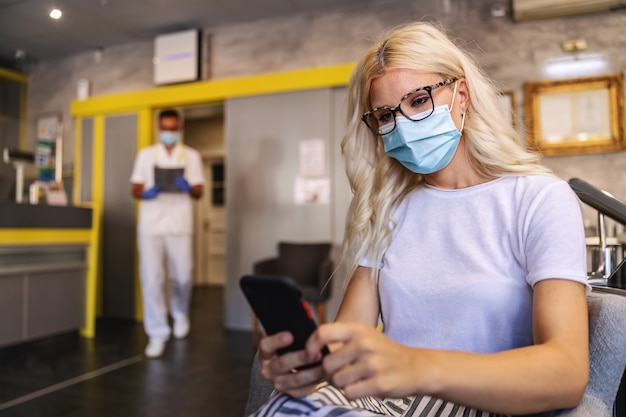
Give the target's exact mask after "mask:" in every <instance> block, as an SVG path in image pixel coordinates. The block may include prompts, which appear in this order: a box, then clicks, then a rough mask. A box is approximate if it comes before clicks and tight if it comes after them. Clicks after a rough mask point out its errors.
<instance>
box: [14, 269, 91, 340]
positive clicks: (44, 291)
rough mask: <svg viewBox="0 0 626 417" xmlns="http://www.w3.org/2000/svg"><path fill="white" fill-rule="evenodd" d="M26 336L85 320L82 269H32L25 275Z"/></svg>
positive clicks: (59, 329)
mask: <svg viewBox="0 0 626 417" xmlns="http://www.w3.org/2000/svg"><path fill="white" fill-rule="evenodd" d="M26 285H27V297H26V298H27V300H28V306H27V309H26V311H27V313H26V337H27V338H34V337H38V336H44V335H49V334H52V333H56V332H62V331H67V330H74V329H77V328H79V327H81V326H83V325H84V324H85V270H84V269H82V268H78V269H74V270H65V271H55V272H44V273H32V274H29V276H28V278H27V284H26Z"/></svg>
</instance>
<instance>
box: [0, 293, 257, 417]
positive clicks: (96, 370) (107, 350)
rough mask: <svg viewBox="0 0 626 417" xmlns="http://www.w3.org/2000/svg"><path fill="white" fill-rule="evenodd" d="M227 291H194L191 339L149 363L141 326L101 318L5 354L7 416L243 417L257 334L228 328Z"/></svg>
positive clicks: (2, 408)
mask: <svg viewBox="0 0 626 417" xmlns="http://www.w3.org/2000/svg"><path fill="white" fill-rule="evenodd" d="M222 322H223V320H222V290H221V288H216V287H198V288H196V289H195V290H194V296H193V301H192V314H191V334H190V335H189V337H188V338H187V339H184V340H171V341H170V342H169V343H168V347H167V350H166V352H165V355H164V356H163V357H162V358H160V359H152V360H150V359H145V358H144V357H143V349H144V347H145V343H146V340H147V339H146V336H145V335H144V332H143V328H142V327H141V325H140V324H138V323H135V322H132V321H126V320H114V319H106V320H104V319H103V320H99V321H98V324H97V336H96V337H95V338H94V339H84V338H81V337H79V335H78V334H77V333H75V332H72V333H69V334H64V335H59V336H54V337H49V338H46V339H42V340H39V341H36V342H31V343H25V344H20V345H15V346H11V347H6V348H3V349H0V416H2V417H18V416H20V417H23V416H28V417H100V416H102V417H104V416H106V417H126V416H129V417H130V416H132V417H165V416H167V417H172V416H180V417H196V416H198V417H200V416H209V417H213V416H215V417H242V416H243V414H244V408H245V402H246V399H247V396H248V378H249V371H250V366H251V363H252V359H253V356H254V351H253V349H252V346H251V336H250V333H249V332H234V331H226V330H224V328H223V325H222Z"/></svg>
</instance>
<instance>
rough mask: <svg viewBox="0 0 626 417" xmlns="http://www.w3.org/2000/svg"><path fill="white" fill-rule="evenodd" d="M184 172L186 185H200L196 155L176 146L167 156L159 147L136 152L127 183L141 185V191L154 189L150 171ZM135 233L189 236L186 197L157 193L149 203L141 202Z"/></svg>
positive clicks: (189, 212) (190, 224)
mask: <svg viewBox="0 0 626 417" xmlns="http://www.w3.org/2000/svg"><path fill="white" fill-rule="evenodd" d="M155 166H156V167H159V168H184V169H185V171H184V172H185V174H184V177H185V179H186V180H187V181H188V182H189V185H191V186H194V185H202V184H204V175H203V169H202V158H201V156H200V154H199V153H198V151H196V150H195V149H192V148H190V147H188V146H185V145H181V144H178V145H176V146H175V147H174V149H172V153H171V154H169V153H168V152H167V150H166V148H165V146H164V145H162V144H156V145H152V146H149V147H147V148H144V149H142V150H141V151H139V154H138V155H137V157H136V158H135V165H134V167H133V173H132V175H131V177H130V182H131V183H133V184H143V186H144V190H148V189H150V188H152V187H153V186H154V167H155ZM137 233H139V234H142V235H191V234H192V233H193V206H192V200H191V196H189V194H188V193H182V192H181V193H166V192H161V193H159V194H158V195H157V197H156V198H154V199H151V200H141V204H140V205H139V220H138V224H137Z"/></svg>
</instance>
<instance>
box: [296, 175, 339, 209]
mask: <svg viewBox="0 0 626 417" xmlns="http://www.w3.org/2000/svg"><path fill="white" fill-rule="evenodd" d="M294 184H295V187H294V196H295V202H296V204H298V205H304V204H329V203H330V179H329V178H327V177H324V178H302V177H296V180H295V183H294Z"/></svg>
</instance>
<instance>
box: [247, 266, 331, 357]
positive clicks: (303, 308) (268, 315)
mask: <svg viewBox="0 0 626 417" xmlns="http://www.w3.org/2000/svg"><path fill="white" fill-rule="evenodd" d="M239 286H240V287H241V290H242V292H243V293H244V295H245V296H246V299H247V300H248V303H249V304H250V306H251V307H252V310H253V311H254V314H256V316H257V317H258V318H259V321H260V322H261V325H262V326H263V328H264V329H265V332H266V333H267V334H268V335H272V334H274V333H278V332H281V331H284V330H287V331H289V332H291V334H292V335H293V343H292V344H291V345H289V346H287V347H285V348H282V349H280V350H279V351H278V354H279V355H282V354H284V353H286V352H292V351H297V350H302V349H304V346H305V344H306V341H307V339H308V338H309V336H310V335H311V333H313V331H314V330H315V329H316V328H317V323H316V322H315V318H314V317H313V314H312V313H311V310H310V308H309V306H308V304H307V302H306V301H304V299H303V298H302V291H301V290H300V288H299V287H298V285H297V284H296V283H295V282H294V281H293V280H291V279H290V278H287V277H283V276H269V275H245V276H243V277H241V279H240V280H239ZM327 353H328V349H327V348H326V347H324V349H323V351H322V354H324V355H325V354H327ZM317 365H319V363H313V364H309V365H305V366H302V367H300V368H297V369H307V368H311V367H314V366H317Z"/></svg>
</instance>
